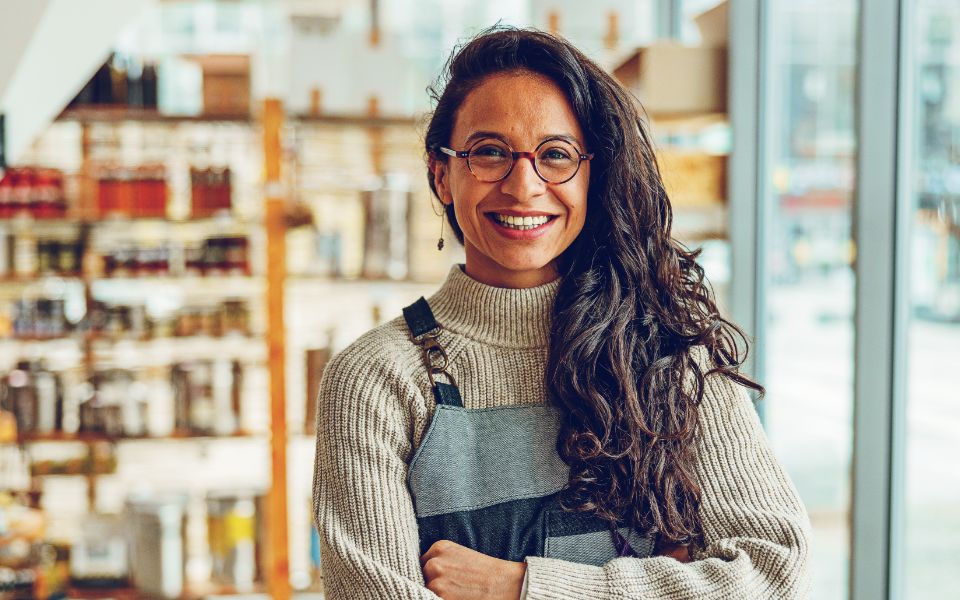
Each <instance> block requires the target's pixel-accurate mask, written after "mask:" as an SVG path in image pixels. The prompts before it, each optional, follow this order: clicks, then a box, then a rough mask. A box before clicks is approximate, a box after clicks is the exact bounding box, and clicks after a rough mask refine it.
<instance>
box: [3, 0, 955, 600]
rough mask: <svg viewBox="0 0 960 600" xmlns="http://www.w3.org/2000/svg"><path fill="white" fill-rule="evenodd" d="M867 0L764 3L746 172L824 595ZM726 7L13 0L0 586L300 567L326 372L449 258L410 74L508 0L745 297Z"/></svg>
mask: <svg viewBox="0 0 960 600" xmlns="http://www.w3.org/2000/svg"><path fill="white" fill-rule="evenodd" d="M732 1H733V2H734V3H736V2H737V1H738V0H732ZM867 1H868V0H859V1H858V0H766V1H765V2H761V3H760V4H761V5H762V7H763V8H762V11H763V12H762V14H763V19H764V23H765V28H766V29H765V31H766V38H765V39H766V44H765V53H764V55H763V56H762V57H761V65H762V73H763V77H762V78H763V81H764V91H763V99H764V100H763V106H764V111H765V117H764V122H765V123H766V127H765V128H764V130H763V131H762V136H763V137H764V139H765V144H764V146H763V147H764V148H765V154H764V155H763V156H762V157H761V160H762V161H763V164H764V165H766V177H765V179H764V182H765V183H764V185H761V186H760V187H759V189H758V192H757V193H756V194H755V197H751V198H748V199H746V200H743V199H740V200H738V201H740V202H744V201H746V202H749V203H753V204H760V205H762V206H763V207H765V210H764V212H763V214H764V215H765V217H764V219H763V221H762V222H761V223H760V224H759V225H758V231H759V232H761V234H760V235H758V237H757V239H758V240H760V242H758V244H757V247H756V248H757V250H756V255H757V258H756V260H757V263H758V264H760V265H761V266H762V268H760V269H759V271H758V272H760V273H761V274H762V275H761V277H762V278H763V282H764V288H765V290H766V291H765V296H764V302H763V304H762V306H760V307H759V308H758V309H757V310H758V314H759V315H760V317H759V318H760V322H762V330H763V335H762V337H760V338H759V339H758V344H757V346H756V347H755V348H753V352H754V353H756V355H758V356H761V357H762V359H763V360H762V362H763V365H764V370H763V372H762V377H761V383H763V384H764V385H765V386H766V387H767V395H766V397H765V398H764V400H763V401H762V410H761V414H762V418H763V421H764V425H765V427H766V430H767V433H768V436H769V438H770V441H771V443H772V444H773V446H774V447H775V449H776V452H777V453H778V456H779V457H780V459H781V460H782V461H783V463H784V464H785V466H786V467H787V469H788V470H789V472H790V474H791V476H792V477H793V479H794V481H795V483H796V485H797V487H798V489H799V491H800V493H801V495H802V497H803V499H804V501H805V503H806V505H807V507H808V509H809V512H810V515H811V519H812V522H813V525H814V533H815V540H814V543H815V546H814V569H815V589H814V595H813V597H814V598H817V599H825V600H827V599H829V600H841V599H845V598H849V597H851V591H850V576H849V573H850V565H851V561H852V558H851V557H852V552H853V551H852V549H851V520H852V518H853V515H852V508H851V507H852V506H853V501H852V491H851V470H852V468H853V461H852V456H853V448H854V437H855V436H854V430H855V428H854V422H855V419H854V389H853V388H854V371H855V360H854V345H855V335H856V332H855V326H854V323H855V310H854V309H855V302H854V300H855V290H856V283H857V281H856V272H855V269H854V261H855V257H856V245H855V244H854V239H855V237H854V231H853V217H852V215H853V214H854V199H855V179H856V177H855V175H856V157H857V151H858V147H857V145H858V136H857V131H856V115H857V111H858V105H857V98H858V96H857V89H856V85H857V67H858V55H857V39H858V23H859V19H858V15H859V11H861V10H862V3H863V2H867ZM901 6H902V18H903V19H904V23H905V25H904V27H905V29H906V30H907V31H909V33H910V35H911V39H912V40H913V43H912V44H911V45H910V51H909V54H908V55H906V58H905V59H904V64H905V65H907V72H908V73H909V75H908V80H907V81H906V83H905V89H906V92H905V94H904V98H905V99H906V101H905V102H903V103H902V105H901V106H900V108H899V110H900V111H901V114H900V119H901V120H902V122H903V123H905V124H906V125H905V127H906V128H907V129H909V131H910V132H911V135H910V136H909V143H905V145H904V147H902V148H900V149H899V150H898V156H899V158H898V160H899V161H900V163H902V165H903V171H904V174H905V176H904V180H905V181H906V183H904V184H903V187H904V193H903V194H902V198H901V201H902V202H903V203H905V205H904V210H903V212H902V214H905V215H908V216H909V219H908V220H907V221H906V223H903V224H902V226H905V227H907V228H908V229H909V230H910V240H911V242H910V244H909V246H908V247H906V248H900V249H898V252H899V253H901V254H902V256H903V259H902V260H903V262H902V265H903V267H904V268H903V272H902V273H899V274H898V276H900V277H903V278H905V281H906V284H905V285H906V288H907V290H908V299H909V301H908V309H907V317H906V319H907V321H906V324H905V327H906V331H907V333H908V334H909V335H908V338H907V339H908V340H909V342H908V345H907V346H906V347H905V348H904V350H903V351H904V356H905V360H906V361H907V363H908V364H907V367H906V376H905V381H903V382H902V385H903V387H904V392H903V393H904V395H905V398H906V404H905V407H906V409H905V413H904V418H905V423H904V424H903V427H904V439H903V440H902V442H903V444H904V446H905V452H904V454H903V456H904V464H903V470H902V472H903V473H904V474H905V476H904V479H903V481H902V486H901V488H900V489H899V490H898V491H897V494H898V498H900V500H899V502H900V504H899V506H901V507H902V510H901V512H900V513H899V514H901V517H902V518H901V520H900V525H899V527H900V531H901V532H902V535H900V536H899V537H898V538H897V539H898V547H897V548H896V549H895V552H894V554H895V556H896V557H897V558H896V560H897V561H899V562H898V565H899V566H898V572H899V573H900V576H899V577H900V578H899V580H898V581H899V583H898V585H897V589H898V592H897V593H896V594H893V595H891V597H903V598H917V599H924V598H941V597H942V598H945V597H949V596H950V594H953V593H955V590H957V589H960V571H958V570H957V569H956V565H957V564H958V561H960V470H958V469H957V468H956V464H955V460H954V458H953V457H954V456H955V455H956V454H957V453H958V451H960V433H958V432H960V395H958V393H957V385H956V368H957V365H958V364H960V4H958V3H957V2H956V1H955V0H912V1H909V2H908V1H904V2H902V3H901ZM728 10H729V7H728V5H727V3H726V2H720V3H718V2H717V0H621V1H615V0H594V1H593V2H589V3H585V2H579V1H575V0H525V1H521V2H517V1H507V0H488V1H487V2H468V1H466V0H417V1H414V0H277V1H268V0H262V1H256V0H229V1H228V0H29V1H26V0H23V1H20V0H7V1H5V2H4V3H3V4H2V6H0V131H2V133H0V138H2V139H3V143H2V144H0V147H2V154H0V171H2V173H3V180H2V183H0V409H2V410H0V598H5V597H8V596H9V597H11V598H13V597H31V594H34V595H36V596H37V597H41V596H42V597H62V596H57V594H58V593H61V592H64V591H66V590H67V589H68V588H69V594H70V597H96V598H107V597H118V598H127V597H139V596H140V595H143V594H146V593H148V592H149V593H152V594H154V595H158V596H163V597H204V596H206V595H216V594H231V593H261V594H269V595H272V596H273V597H274V598H285V597H288V595H289V594H290V593H293V594H295V595H297V596H298V597H319V594H321V593H322V581H321V580H320V571H319V567H318V563H317V561H318V553H317V548H316V537H315V533H314V532H313V528H312V522H311V519H312V518H311V514H310V511H311V508H310V497H311V480H312V464H313V443H314V442H313V440H314V438H313V435H314V433H313V431H312V414H313V408H312V403H313V401H314V399H315V392H316V385H317V382H318V380H319V375H320V373H321V372H322V368H323V364H324V363H325V362H326V360H328V359H329V357H330V355H331V354H332V353H335V352H337V351H338V350H340V349H342V348H343V347H344V346H345V345H347V344H348V343H349V342H350V341H352V340H353V339H355V338H356V337H357V336H358V335H360V334H361V333H363V332H364V331H366V330H367V329H369V328H371V327H373V326H374V325H376V324H378V323H382V322H384V321H386V320H389V319H391V318H393V317H394V316H396V315H399V314H400V309H401V307H402V306H405V305H406V304H408V303H409V302H411V301H413V300H414V299H416V298H417V297H418V296H420V295H429V294H430V293H432V291H433V290H435V289H436V288H437V286H438V285H439V284H440V282H441V281H442V279H443V277H444V276H445V274H446V272H447V270H448V269H449V267H450V265H451V264H452V263H454V262H462V261H463V253H462V248H461V247H460V246H459V244H457V243H456V242H455V241H454V240H453V237H452V234H450V233H449V228H447V236H446V238H447V241H448V243H447V244H446V246H445V248H444V250H443V251H442V252H437V249H436V242H437V237H438V233H439V229H440V227H439V218H438V217H437V216H436V213H435V212H434V211H436V210H438V207H437V203H436V201H435V200H433V199H432V197H431V196H430V193H429V188H428V187H427V184H426V176H425V166H424V156H423V150H422V145H421V140H422V132H423V129H424V123H425V121H424V115H425V114H426V112H427V111H429V109H430V108H431V107H430V104H429V98H428V95H427V93H426V92H425V88H426V87H427V86H428V85H429V84H430V83H431V81H432V80H433V78H434V77H435V76H436V75H437V74H438V73H439V71H440V69H441V67H442V65H443V63H444V61H445V60H446V58H447V56H448V55H449V53H450V51H451V49H452V48H453V47H454V46H455V45H456V44H457V43H458V42H461V41H463V40H464V39H465V38H467V37H468V36H470V35H471V34H473V33H476V32H477V31H479V30H481V29H483V28H485V27H487V26H490V25H492V24H494V23H496V22H498V21H499V22H502V23H506V24H515V25H532V26H535V27H539V28H542V29H545V30H551V31H555V32H559V33H560V34H562V35H564V36H566V37H568V38H569V39H571V40H572V41H574V42H575V43H576V44H577V45H578V46H580V47H581V48H582V49H584V50H585V51H586V52H587V53H588V54H589V55H590V56H592V57H593V58H594V59H595V60H597V61H598V62H600V63H601V64H602V65H603V66H604V67H606V68H608V69H609V70H610V71H611V72H614V73H615V74H616V75H617V76H618V77H620V78H621V80H622V81H624V83H625V84H626V85H628V86H630V87H631V89H632V90H634V92H635V93H636V94H637V95H638V96H639V98H640V100H641V102H643V103H644V104H645V106H646V109H647V112H648V116H649V118H650V123H651V127H652V130H653V132H654V134H655V138H656V143H657V145H658V152H659V154H660V160H661V164H662V166H663V169H664V176H665V178H666V179H667V183H668V189H669V191H670V195H671V198H672V201H673V204H674V211H675V222H674V236H675V237H676V238H677V239H679V240H681V241H683V242H684V243H685V244H687V245H688V246H691V247H702V248H703V254H702V255H701V259H700V260H701V262H702V264H703V265H704V267H705V269H706V271H707V275H708V277H709V279H710V281H711V283H712V285H713V287H714V289H715V291H716V292H717V295H718V298H719V300H720V303H721V306H722V308H723V310H724V312H725V313H727V314H728V315H731V314H734V313H735V312H736V311H735V310H734V308H735V307H733V306H732V305H731V304H732V302H733V294H732V293H731V290H733V289H734V287H735V286H737V285H738V281H737V280H736V279H735V278H734V277H733V275H732V274H733V269H732V268H731V265H732V262H731V261H732V258H731V257H732V256H733V254H734V253H736V252H738V250H740V249H739V248H738V239H737V238H735V237H733V236H731V232H730V226H729V225H730V218H731V216H730V206H731V202H730V199H729V198H728V195H729V194H728V189H729V188H728V184H729V177H730V174H729V165H730V156H731V153H732V152H736V148H734V147H733V144H732V140H733V139H735V135H734V134H735V133H736V132H735V131H734V130H733V125H732V124H731V119H730V118H729V117H730V114H729V110H728V108H729V105H728V93H727V90H726V85H725V82H726V81H727V79H728V72H727V68H728V62H727V61H728V53H727V51H726V46H727V43H728V40H727V31H728V30H727V26H728V25H727V23H728ZM870 234H871V232H870V231H865V232H863V235H870ZM281 319H282V320H281ZM272 324H276V325H274V326H272ZM749 333H750V334H751V335H756V333H757V332H752V331H751V332H749ZM271 349H274V351H271ZM278 350H282V351H278ZM875 368H876V370H877V375H878V376H879V377H882V376H884V374H885V367H884V366H882V365H876V366H875ZM284 480H285V485H283V484H277V483H276V482H278V481H281V482H283V481H284ZM271 482H273V483H271ZM287 567H288V568H287ZM28 586H29V587H28ZM11 588H17V589H19V590H20V591H19V592H11V591H4V590H5V589H11ZM27 590H32V591H27ZM17 594H20V595H19V596H18V595H17Z"/></svg>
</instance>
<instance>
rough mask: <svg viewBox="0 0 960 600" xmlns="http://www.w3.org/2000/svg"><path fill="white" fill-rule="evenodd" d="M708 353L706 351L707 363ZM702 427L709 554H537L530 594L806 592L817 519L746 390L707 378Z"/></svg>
mask: <svg viewBox="0 0 960 600" xmlns="http://www.w3.org/2000/svg"><path fill="white" fill-rule="evenodd" d="M704 357H705V353H702V352H701V353H698V360H699V361H700V364H701V367H704V366H705V358H704ZM704 372H706V369H704ZM699 426H700V432H699V435H698V438H697V454H698V461H697V468H696V473H697V476H698V477H699V481H700V485H701V487H702V490H703V495H702V504H701V515H702V517H703V524H704V541H705V544H706V546H705V548H704V550H703V552H701V553H699V554H697V555H696V556H694V557H693V558H694V559H695V560H693V562H690V563H681V562H679V561H677V560H674V559H673V558H669V557H654V558H643V559H638V558H618V559H614V560H612V561H610V562H609V563H607V564H606V565H603V566H601V567H594V566H587V565H580V564H576V563H571V562H566V561H562V560H556V559H549V558H542V557H528V558H527V559H526V562H527V577H528V588H527V600H560V599H564V600H574V599H580V598H591V599H592V600H605V599H613V598H617V599H624V598H631V599H637V600H639V599H663V600H667V599H672V600H687V599H697V600H730V599H741V598H742V599H749V600H763V599H771V600H773V599H776V600H790V599H794V598H806V597H807V595H808V593H809V586H810V573H809V566H808V544H809V540H810V523H809V519H808V517H807V514H806V511H805V509H804V507H803V505H802V503H801V502H800V500H799V496H798V494H797V491H796V489H795V488H794V486H793V484H792V482H791V481H790V478H789V477H788V476H787V474H786V472H785V471H784V469H783V467H782V466H781V465H780V464H779V463H778V461H777V459H776V458H775V457H774V455H773V452H772V451H771V449H770V446H769V445H768V443H767V439H766V436H765V434H764V432H763V429H762V428H761V426H760V421H759V419H758V418H757V414H756V412H755V410H754V408H753V405H752V403H751V401H750V398H749V396H748V395H747V393H746V390H745V389H744V388H743V387H741V386H739V385H736V384H734V383H733V382H731V381H730V380H729V379H727V378H726V377H723V376H722V375H720V374H713V375H711V376H709V377H707V378H706V383H705V390H704V399H703V403H702V404H701V407H700V425H699Z"/></svg>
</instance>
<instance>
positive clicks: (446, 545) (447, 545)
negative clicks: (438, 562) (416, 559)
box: [420, 540, 457, 567]
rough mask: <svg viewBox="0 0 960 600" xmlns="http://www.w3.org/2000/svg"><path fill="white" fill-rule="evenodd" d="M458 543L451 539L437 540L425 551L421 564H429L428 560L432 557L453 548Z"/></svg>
mask: <svg viewBox="0 0 960 600" xmlns="http://www.w3.org/2000/svg"><path fill="white" fill-rule="evenodd" d="M456 545H457V544H456V543H454V542H451V541H450V540H437V541H435V542H434V543H433V544H432V545H431V546H430V548H429V549H428V550H427V551H426V552H424V553H423V556H421V557H420V566H421V567H422V566H423V565H425V564H427V561H428V560H430V559H431V558H434V557H435V556H437V555H438V554H440V553H442V552H444V551H447V550H450V549H452V547H453V546H456Z"/></svg>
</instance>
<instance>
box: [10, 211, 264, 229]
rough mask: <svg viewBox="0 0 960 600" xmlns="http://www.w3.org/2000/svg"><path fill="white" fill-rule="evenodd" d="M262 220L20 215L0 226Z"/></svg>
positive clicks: (242, 224)
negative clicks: (41, 216) (40, 216)
mask: <svg viewBox="0 0 960 600" xmlns="http://www.w3.org/2000/svg"><path fill="white" fill-rule="evenodd" d="M262 222H263V221H262V220H261V219H244V218H238V217H236V216H234V215H227V214H224V215H212V216H209V217H187V218H184V219H175V218H172V217H138V216H132V215H120V214H112V215H106V216H101V217H82V216H73V217H57V218H34V217H32V216H29V215H20V216H15V217H6V218H3V219H0V224H2V225H11V226H14V227H16V226H22V227H42V226H44V225H49V226H51V227H64V226H80V225H88V226H91V227H118V226H120V227H122V226H127V225H132V224H139V223H156V224H166V225H170V226H176V225H227V226H231V227H250V226H254V225H261V224H262Z"/></svg>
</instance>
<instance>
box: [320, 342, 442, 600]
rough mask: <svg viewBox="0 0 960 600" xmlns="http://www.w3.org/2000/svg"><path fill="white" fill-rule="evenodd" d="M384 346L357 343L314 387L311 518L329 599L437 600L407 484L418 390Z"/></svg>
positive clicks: (337, 360) (338, 359)
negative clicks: (423, 562) (427, 581)
mask: <svg viewBox="0 0 960 600" xmlns="http://www.w3.org/2000/svg"><path fill="white" fill-rule="evenodd" d="M381 333H382V332H381ZM383 342H384V340H383V337H382V336H380V337H379V338H378V337H376V336H373V335H369V334H368V335H366V336H364V337H361V338H360V339H359V340H357V342H355V343H354V344H352V345H351V346H349V347H347V348H346V349H345V350H344V351H343V352H341V353H339V354H337V355H336V356H335V357H334V358H333V360H331V362H330V363H329V364H328V365H327V368H326V369H325V371H324V374H323V378H322V379H321V383H320V393H319V399H318V410H317V451H316V464H315V470H314V518H315V521H316V523H315V524H316V525H317V529H318V531H319V533H320V555H321V558H320V561H321V568H322V571H323V581H324V587H325V589H324V593H325V597H326V598H327V600H362V599H365V598H370V599H381V598H391V599H395V600H414V599H416V600H437V599H438V596H436V595H435V594H434V593H433V592H431V591H429V590H428V589H427V588H426V587H424V578H423V573H422V572H421V570H420V552H419V540H418V534H417V521H416V516H415V513H414V509H413V505H412V500H411V496H410V494H409V492H408V488H407V485H406V474H407V463H408V462H409V458H410V456H411V454H412V452H413V448H412V441H411V440H412V437H411V427H412V421H413V420H414V418H415V417H414V416H413V415H414V414H415V413H417V412H418V411H417V410H416V408H415V406H421V407H422V404H423V399H422V393H421V392H420V391H419V390H417V389H415V387H414V386H413V385H412V384H411V383H410V381H411V379H412V378H411V377H409V376H406V377H404V376H403V374H402V373H400V370H401V369H402V368H403V367H402V363H398V361H397V360H396V357H395V356H394V357H391V356H390V352H389V348H385V347H384V345H383ZM422 416H423V417H424V418H425V415H422Z"/></svg>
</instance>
